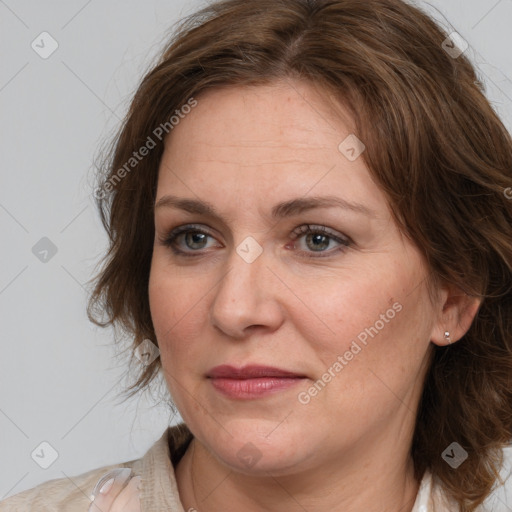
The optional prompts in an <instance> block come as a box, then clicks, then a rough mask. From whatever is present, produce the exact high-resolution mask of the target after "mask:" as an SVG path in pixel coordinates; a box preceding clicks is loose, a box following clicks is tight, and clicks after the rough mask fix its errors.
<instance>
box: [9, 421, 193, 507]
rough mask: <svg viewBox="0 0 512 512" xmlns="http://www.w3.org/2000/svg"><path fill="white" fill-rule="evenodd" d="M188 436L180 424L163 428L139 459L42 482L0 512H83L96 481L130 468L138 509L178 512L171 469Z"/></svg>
mask: <svg viewBox="0 0 512 512" xmlns="http://www.w3.org/2000/svg"><path fill="white" fill-rule="evenodd" d="M191 438H192V434H191V433H190V431H189V430H188V428H187V427H186V426H185V425H184V424H180V425H176V426H174V427H169V428H167V429H166V430H165V431H164V432H163V434H162V435H161V436H160V438H159V439H158V440H157V441H156V442H155V443H154V444H153V445H152V446H151V448H150V449H149V450H148V451H147V452H146V453H145V455H144V456H143V457H141V458H140V459H134V460H131V461H128V462H123V463H120V464H112V465H109V466H103V467H100V468H96V469H93V470H91V471H88V472H86V473H82V474H80V475H78V476H69V477H67V476H66V477H65V478H58V479H54V480H49V481H47V482H44V483H42V484H40V485H38V486H37V487H34V488H32V489H28V490H26V491H23V492H20V493H18V494H15V495H14V496H11V497H9V498H7V499H5V500H3V501H0V512H31V511H34V512H35V511H38V512H43V511H44V512H54V511H55V512H57V511H59V512H78V511H80V512H83V511H85V510H87V509H88V507H89V505H90V503H91V499H90V495H91V493H92V491H93V489H94V487H95V486H96V483H97V482H98V480H99V479H100V478H101V477H102V476H103V475H105V473H108V472H109V471H111V470H112V469H116V468H130V469H132V472H133V476H141V477H142V483H143V487H142V492H141V505H142V506H141V509H142V510H143V511H146V510H147V511H150V510H172V511H174V510H179V505H178V504H179V496H178V489H177V485H176V481H175V478H174V466H175V465H176V463H177V462H178V461H179V459H180V458H181V456H182V455H183V453H184V451H185V450H186V448H187V446H188V444H189V442H190V440H191Z"/></svg>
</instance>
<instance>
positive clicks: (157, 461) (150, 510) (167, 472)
mask: <svg viewBox="0 0 512 512" xmlns="http://www.w3.org/2000/svg"><path fill="white" fill-rule="evenodd" d="M191 439H192V434H191V433H190V431H189V430H188V428H187V427H186V426H185V425H184V424H180V425H177V426H174V427H169V428H167V429H166V430H165V432H164V433H163V434H162V436H161V437H160V439H159V440H158V441H157V442H156V443H154V444H153V446H152V447H151V448H150V449H149V450H148V451H147V452H146V454H145V455H144V456H143V457H142V458H140V459H136V460H132V461H129V462H125V463H122V464H115V465H112V466H104V467H101V468H98V469H94V470H92V471H88V472H87V473H83V474H81V475H78V476H74V477H71V478H70V479H68V478H59V479H55V480H50V481H48V482H45V483H42V484H40V485H38V486H37V487H34V488H33V489H29V490H26V491H23V492H21V493H19V494H16V495H14V496H11V497H10V498H7V499H5V500H3V501H1V502H0V512H15V511H16V512H28V511H34V512H35V511H38V512H41V511H55V512H57V511H59V512H86V511H87V509H88V507H89V505H90V497H89V496H90V495H91V493H92V490H93V489H94V486H95V485H96V482H97V481H98V480H99V479H100V478H101V477H102V476H103V475H104V474H105V473H107V472H108V471H111V470H112V469H115V468H122V467H125V468H131V469H132V471H133V476H138V475H140V476H141V477H142V480H141V485H140V488H141V491H140V500H141V507H140V509H141V512H161V511H162V512H163V511H166V512H185V510H184V508H183V505H182V504H181V502H180V499H179V494H178V486H177V483H176V478H175V475H174V468H175V467H176V465H177V464H178V462H179V460H180V459H181V457H182V456H183V454H184V453H185V451H186V449H187V447H188V445H189V442H190V441H191ZM456 511H457V506H456V505H455V504H454V503H453V502H452V503H451V504H450V503H448V502H446V501H445V498H444V497H443V493H442V492H441V490H440V488H439V487H437V486H435V485H433V482H432V478H431V475H430V473H426V474H425V476H424V477H423V479H422V481H421V483H420V488H419V491H418V495H417V497H416V501H415V503H414V507H413V509H412V512H456Z"/></svg>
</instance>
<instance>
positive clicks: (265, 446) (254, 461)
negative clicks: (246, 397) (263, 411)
mask: <svg viewBox="0 0 512 512" xmlns="http://www.w3.org/2000/svg"><path fill="white" fill-rule="evenodd" d="M212 421H213V423H215V426H213V425H212V424H209V425H208V427H206V428H204V427H203V428H200V429H199V431H198V432H197V437H198V439H199V440H200V441H201V442H202V443H203V444H204V445H206V447H207V448H208V450H209V451H211V452H212V453H213V454H214V455H215V457H216V458H217V459H218V460H219V461H220V462H221V463H222V464H224V465H225V466H227V467H228V468H229V469H231V470H232V471H235V472H237V473H243V474H247V475H261V476H279V475H285V474H290V473H291V472H293V470H294V468H295V470H297V469H298V467H299V466H304V464H305V461H306V460H308V459H309V458H311V455H310V456H309V457H308V454H307V451H308V450H307V446H306V445H305V444H304V440H305V439H308V438H309V439H310V440H312V439H311V436H308V435H307V433H306V432H304V431H303V428H304V427H302V428H301V427H300V425H298V426H297V428H294V426H293V425H290V424H285V423H282V424H279V422H278V421H277V422H276V421H275V420H272V421H270V420H261V419H253V418H251V419H247V418H243V419H242V418H241V419H232V420H230V421H228V422H226V423H225V424H224V427H225V429H224V428H222V427H221V426H220V425H219V424H217V423H216V422H215V421H214V420H212ZM276 427H277V428H276ZM190 428H191V430H193V431H194V430H195V429H194V424H193V423H192V424H190ZM230 433H231V434H232V435H230ZM310 451H311V454H313V453H314V452H315V451H316V450H314V449H313V447H311V450H310Z"/></svg>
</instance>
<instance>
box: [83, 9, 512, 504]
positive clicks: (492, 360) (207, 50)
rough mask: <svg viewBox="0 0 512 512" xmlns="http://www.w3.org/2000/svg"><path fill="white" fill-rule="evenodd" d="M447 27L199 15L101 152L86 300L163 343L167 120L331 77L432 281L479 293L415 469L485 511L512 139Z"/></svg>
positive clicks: (432, 374) (337, 17)
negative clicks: (258, 91)
mask: <svg viewBox="0 0 512 512" xmlns="http://www.w3.org/2000/svg"><path fill="white" fill-rule="evenodd" d="M447 38H448V33H447V32H445V31H444V30H443V29H442V28H441V27H440V26H439V25H438V24H437V23H435V22H434V21H433V20H432V19H431V18H430V17H429V16H428V15H427V14H426V13H425V12H423V11H422V10H420V9H419V8H417V7H414V6H412V5H410V4H407V3H405V2H403V1H401V0H367V1H364V2H361V1H360V0H255V1H247V0H224V1H217V2H214V3H213V4H212V5H210V6H208V7H207V8H205V9H203V10H201V11H199V12H197V13H195V14H193V15H191V16H189V17H188V18H186V19H185V20H184V21H183V22H182V23H181V24H180V25H179V27H178V28H177V30H176V31H175V33H174V35H173V37H172V38H171V39H170V41H169V42H168V43H167V44H166V47H165V49H164V51H163V52H162V53H161V55H160V57H159V60H158V62H157V63H156V64H155V65H154V66H153V67H152V68H151V69H150V70H149V72H148V73H147V74H146V75H145V76H144V78H143V79H142V81H141V83H140V85H139V87H138V90H137V91H136V93H135V95H134V98H133V101H132V103H131V106H130V108H129V111H128V113H127V115H126V118H125V120H124V121H123V123H122V126H121V128H120V130H119V132H118V133H117V134H116V136H115V139H114V140H113V142H112V144H111V146H110V149H109V151H108V152H107V154H106V156H105V157H104V158H103V159H102V163H101V165H100V169H99V173H98V189H96V194H95V196H96V199H97V206H98V208H99V212H100V216H101V220H102V223H103V225H104V227H105V229H106V231H107V233H108V236H109V250H108V252H107V254H106V255H105V257H104V259H103V261H102V264H103V265H102V269H101V271H100V272H99V273H98V274H97V275H96V276H95V277H94V282H95V285H94V290H93V292H92V294H91V297H90V299H89V304H88V315H89V318H90V319H91V321H93V322H94V323H96V324H97V325H101V326H107V325H114V326H120V327H121V328H122V329H123V330H124V331H125V332H126V333H128V334H129V335H130V340H131V341H130V343H131V344H132V347H136V346H137V345H138V344H139V343H141V342H142V340H144V339H150V340H153V341H154V342H155V343H156V337H155V333H154V330H153V325H152V320H151V314H150V308H149V298H148V279H149V271H150V265H151V257H152V248H153V239H154V218H153V206H154V201H155V193H156V185H157V179H158V168H159V162H160V159H161V156H162V152H163V141H164V137H162V136H161V135H162V134H163V133H164V132H163V131H162V130H164V131H165V133H171V129H172V127H173V122H172V121H170V120H171V119H172V117H173V116H177V115H178V114H179V113H180V112H181V109H183V108H184V105H186V104H187V103H188V104H190V101H191V98H194V97H197V96H198V95H199V94H200V93H201V92H202V91H205V90H207V89H211V88H216V87H224V86H228V85H258V84H268V83H272V82H274V81H277V80H286V79H288V78H298V79H301V80H307V81H309V82H311V83H314V84H316V85H318V86H320V87H322V88H324V89H325V90H326V91H328V92H330V93H332V94H334V95H336V97H337V98H339V100H340V101H341V102H342V103H343V104H344V105H345V106H346V107H347V108H348V109H349V111H350V112H351V114H352V116H353V119H354V121H355V123H356V127H357V136H358V138H359V139H361V140H362V141H364V143H365V145H366V151H365V152H364V153H363V154H362V158H364V161H365V163H366V165H367V167H368V169H369V172H370V173H371V175H372V176H373V178H374V179H375V180H376V182H377V183H378V184H379V186H380V187H381V189H382V190H383V192H384V193H385V194H386V196H387V198H388V201H389V204H390V207H391V209H392V212H393V216H394V218H395V220H396V222H397V224H398V226H399V228H400V230H401V231H402V232H403V233H405V234H406V235H407V236H408V237H409V238H410V239H411V240H412V241H413V243H414V244H415V245H416V246H417V247H418V248H419V249H420V250H421V251H422V253H423V254H424V256H425V260H426V262H427V263H428V266H429V270H430V276H431V282H432V283H434V284H435V283H441V282H443V283H451V284H453V285H455V286H457V287H459V288H460V289H462V290H463V291H464V292H465V293H467V294H468V295H472V296H476V297H479V298H480V299H481V300H482V302H481V306H480V308H479V310H478V312H477V315H476V316H475V318H474V320H473V323H472V325H471V327H470V328H469V330H468V332H467V333H466V334H465V336H463V338H461V339H460V340H459V341H458V342H457V343H454V344H452V345H450V346H447V347H439V346H434V347H433V353H432V357H431V362H430V366H429V370H428V372H427V374H426V377H425V383H424V391H423V395H422V398H421V400H420V404H419V408H418V413H417V420H416V425H415V432H414V437H413V443H412V446H411V455H412V458H413V461H414V467H415V472H416V477H417V478H418V479H420V478H421V476H422V475H423V473H424V471H425V470H426V469H429V470H430V471H431V472H432V474H433V476H434V478H435V479H437V481H438V482H439V483H440V485H441V486H442V487H443V489H444V491H445V492H446V493H447V494H448V495H450V496H451V497H452V498H453V499H455V500H456V502H457V503H458V504H459V506H460V511H461V512H472V511H474V510H475V508H476V507H477V506H478V505H479V504H481V503H482V502H483V501H484V499H485V498H486V497H487V496H488V495H489V494H490V492H491V490H492V488H493V486H494V484H496V481H497V480H498V479H499V468H500V466H501V464H502V448H503V446H504V445H505V444H507V443H508V442H510V438H511V436H512V434H511V431H512V428H511V427H512V189H511V188H510V187H511V186H512V140H511V136H510V134H509V133H508V132H507V130H506V128H505V127H504V125H503V124H502V122H501V121H500V119H499V116H498V115H497V114H496V112H495V111H494V110H493V108H492V106H491V105H490V103H489V101H488V100H487V99H486V97H485V94H484V90H483V89H482V86H481V84H480V82H479V81H478V77H477V74H476V72H475V69H474V67H473V66H472V64H471V62H470V61H469V59H468V58H467V57H466V55H464V53H463V54H460V55H457V54H454V53H453V52H452V53H450V52H449V51H447V49H448V48H449V47H453V46H454V45H453V44H452V43H450V39H448V40H447ZM446 41H448V43H449V44H448V45H447V44H446ZM443 42H445V43H444V44H443ZM455 49H456V47H455ZM150 139H151V142H150ZM143 147H146V148H147V151H144V150H142V148H143ZM142 153H144V156H143V157H141V155H142ZM139 157H140V158H139ZM123 169H124V171H123ZM100 313H101V315H106V319H105V318H104V319H103V320H100V319H99V318H98V316H99V314H100ZM160 368H161V363H160V359H159V358H158V359H156V360H155V361H154V362H152V364H150V365H149V366H146V367H144V369H143V371H142V372H140V375H139V376H138V378H137V381H136V382H135V383H134V384H133V385H132V386H131V387H130V388H129V390H130V396H131V395H133V394H135V393H136V392H137V391H139V390H141V389H143V388H145V387H146V386H148V385H149V384H150V382H151V381H152V380H153V378H154V377H155V376H156V375H157V374H158V373H159V371H160ZM455 439H456V440H457V442H458V443H459V444H460V445H461V446H462V447H463V448H464V449H465V450H466V451H467V453H468V458H467V460H466V461H465V462H464V463H463V464H462V465H461V466H459V467H458V468H457V469H456V470H454V469H453V468H451V467H450V466H449V465H448V464H447V463H446V462H445V461H444V460H443V459H442V457H441V453H442V452H443V451H444V450H445V448H446V447H447V446H449V445H450V444H451V443H452V442H453V440H455Z"/></svg>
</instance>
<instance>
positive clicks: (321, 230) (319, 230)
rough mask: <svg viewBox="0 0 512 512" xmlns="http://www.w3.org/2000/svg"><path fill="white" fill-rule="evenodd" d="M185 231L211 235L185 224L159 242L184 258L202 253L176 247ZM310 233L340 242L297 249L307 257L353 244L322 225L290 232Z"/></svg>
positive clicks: (338, 250)
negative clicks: (320, 247) (321, 247)
mask: <svg viewBox="0 0 512 512" xmlns="http://www.w3.org/2000/svg"><path fill="white" fill-rule="evenodd" d="M186 233H201V234H204V235H207V236H212V235H210V233H208V232H206V231H204V230H202V229H200V228H198V227H196V226H194V225H186V226H180V227H177V228H175V229H173V230H172V231H171V232H170V233H169V234H168V235H167V236H166V237H165V239H163V240H161V243H162V244H163V245H165V246H166V247H169V248H170V249H171V250H172V251H173V253H174V254H176V255H177V256H184V257H186V258H195V257H198V256H202V255H204V253H201V252H200V251H193V252H194V253H196V254H191V253H190V252H187V251H182V250H180V249H177V248H176V239H177V238H178V237H179V236H180V235H182V234H186ZM310 233H311V234H321V235H324V236H326V237H328V238H330V239H332V240H334V241H335V242H338V243H340V244H341V247H338V248H336V249H332V250H330V251H327V252H322V251H320V252H317V253H316V254H317V255H313V254H315V253H314V252H309V251H299V252H300V253H303V254H304V256H306V257H307V258H328V257H330V256H333V254H335V253H338V252H344V251H345V250H346V249H347V248H348V247H351V246H352V244H353V242H352V240H351V239H350V238H349V237H343V238H341V237H339V236H336V235H335V234H334V233H332V232H331V231H330V230H329V229H328V228H326V227H324V226H315V227H313V228H312V227H311V226H310V225H309V224H304V225H302V226H299V227H297V228H295V229H294V230H293V231H292V234H293V235H294V238H293V239H292V240H293V241H297V240H298V239H299V238H300V237H301V236H302V235H307V234H310ZM319 254H323V255H319Z"/></svg>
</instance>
